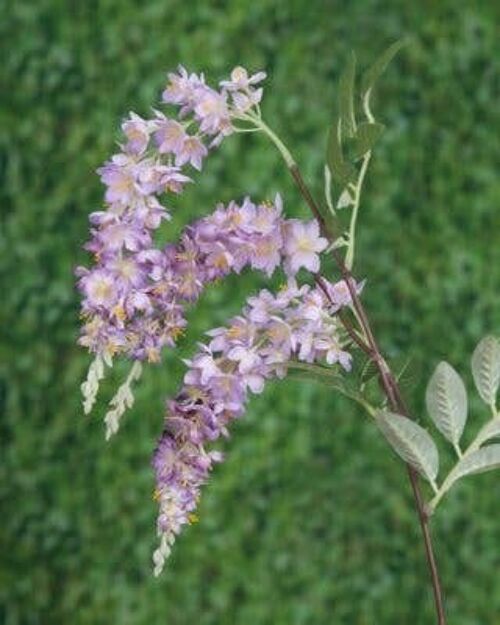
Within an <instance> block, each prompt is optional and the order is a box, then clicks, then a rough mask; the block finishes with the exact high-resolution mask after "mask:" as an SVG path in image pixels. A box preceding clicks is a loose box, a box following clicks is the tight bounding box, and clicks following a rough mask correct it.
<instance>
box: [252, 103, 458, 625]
mask: <svg viewBox="0 0 500 625" xmlns="http://www.w3.org/2000/svg"><path fill="white" fill-rule="evenodd" d="M365 104H366V109H367V111H368V112H367V116H368V115H369V114H370V110H369V102H368V101H367V102H366V103H365ZM259 124H260V125H261V127H262V129H263V130H264V132H265V133H266V134H267V135H268V136H269V138H270V139H271V140H272V141H273V143H274V144H275V145H276V147H277V148H278V150H279V151H280V153H281V154H282V155H283V157H284V160H285V162H286V164H287V166H288V169H289V170H290V174H291V175H292V177H293V179H294V181H295V184H296V186H297V188H298V190H299V191H300V193H301V195H302V197H303V198H304V200H305V202H306V204H307V205H308V207H309V209H310V210H311V212H312V214H313V216H314V217H315V218H316V220H317V221H318V224H319V226H320V229H321V231H322V233H323V235H324V236H325V237H326V238H328V239H329V240H330V241H332V242H333V241H335V239H336V238H337V237H336V236H334V235H335V233H332V232H331V230H330V228H329V227H328V225H327V223H326V222H325V220H324V218H323V216H322V214H321V211H320V210H319V206H318V205H317V203H316V201H315V200H314V198H313V196H312V194H311V192H310V190H309V188H308V186H307V184H306V183H305V181H304V179H303V178H302V174H301V172H300V170H299V168H298V166H297V164H296V162H295V160H294V159H293V157H292V155H291V153H290V152H289V150H288V149H287V148H286V146H284V144H283V142H282V141H281V140H280V139H278V137H276V135H275V134H274V133H273V132H272V131H271V130H270V129H269V127H268V126H267V125H265V124H264V122H262V121H259ZM332 255H333V257H334V259H335V262H336V264H337V266H338V268H339V269H340V272H341V274H342V277H343V279H344V281H345V283H346V285H347V288H348V289H349V293H350V295H351V299H352V304H353V307H354V310H355V311H356V314H357V317H358V319H359V322H360V324H361V327H362V329H363V332H364V335H365V337H366V340H367V343H368V345H369V346H370V348H371V350H372V354H371V358H372V360H373V362H374V363H375V365H376V366H377V369H378V371H379V376H380V381H381V384H382V387H383V389H384V393H385V395H386V396H387V399H388V402H389V404H390V406H391V409H392V410H394V411H395V412H398V413H401V414H404V415H406V416H409V415H408V410H407V409H406V406H405V403H404V400H403V398H402V395H401V391H400V389H399V386H398V383H397V381H396V379H395V377H394V375H393V373H392V372H391V370H390V368H389V366H388V365H387V363H386V361H385V359H384V357H383V355H382V353H381V351H380V349H379V347H378V344H377V342H376V340H375V337H374V335H373V332H372V330H371V326H370V323H369V320H368V317H367V315H366V312H365V310H364V307H363V304H362V303H361V300H360V299H359V296H358V293H357V290H356V282H355V280H354V277H353V275H352V273H351V271H350V269H349V267H347V266H346V264H345V263H344V260H343V258H342V257H341V256H340V254H339V253H338V251H337V250H335V249H333V250H332ZM407 469H408V475H409V479H410V483H411V488H412V492H413V498H414V500H415V507H416V510H417V515H418V518H419V522H420V527H421V531H422V537H423V541H424V547H425V554H426V558H427V564H428V567H429V573H430V577H431V583H432V590H433V594H434V603H435V608H436V617H437V625H446V622H447V621H446V614H445V609H444V599H443V592H442V589H441V581H440V577H439V571H438V566H437V563H436V558H435V555H434V549H433V545H432V538H431V533H430V528H429V516H428V514H427V511H426V506H425V502H424V499H423V496H422V492H421V489H420V482H419V478H418V474H417V472H416V471H415V469H413V468H412V467H411V466H409V465H407Z"/></svg>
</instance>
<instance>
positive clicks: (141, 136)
mask: <svg viewBox="0 0 500 625" xmlns="http://www.w3.org/2000/svg"><path fill="white" fill-rule="evenodd" d="M122 131H123V134H124V135H125V136H126V137H127V143H126V144H125V146H124V148H125V151H126V152H129V153H130V154H136V155H141V154H143V153H144V152H145V150H146V148H147V146H148V143H149V135H150V132H151V122H148V121H146V120H145V119H142V117H139V115H137V114H136V113H133V112H131V113H130V118H129V119H127V120H125V121H124V122H123V124H122Z"/></svg>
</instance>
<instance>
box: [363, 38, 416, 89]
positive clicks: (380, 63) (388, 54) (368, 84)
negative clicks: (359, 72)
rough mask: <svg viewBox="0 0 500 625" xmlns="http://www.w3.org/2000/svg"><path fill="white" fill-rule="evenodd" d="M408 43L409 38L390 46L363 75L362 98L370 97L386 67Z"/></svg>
mask: <svg viewBox="0 0 500 625" xmlns="http://www.w3.org/2000/svg"><path fill="white" fill-rule="evenodd" d="M407 43H408V38H403V39H399V40H398V41H395V42H394V43H393V44H392V45H390V46H389V47H388V48H387V49H386V50H384V52H382V54H381V55H380V56H379V57H378V59H377V60H376V61H375V62H374V63H373V65H371V66H370V67H369V68H368V69H367V70H366V72H365V73H364V74H363V77H362V78H361V98H362V99H365V98H366V97H368V98H369V97H370V92H371V90H372V89H373V86H374V85H375V83H376V82H377V80H378V79H379V78H380V76H381V75H382V74H383V73H384V71H385V69H386V67H387V66H388V65H389V63H390V62H391V61H392V59H393V58H394V57H395V56H396V54H397V53H398V52H399V50H401V48H402V47H403V46H405V45H406V44H407Z"/></svg>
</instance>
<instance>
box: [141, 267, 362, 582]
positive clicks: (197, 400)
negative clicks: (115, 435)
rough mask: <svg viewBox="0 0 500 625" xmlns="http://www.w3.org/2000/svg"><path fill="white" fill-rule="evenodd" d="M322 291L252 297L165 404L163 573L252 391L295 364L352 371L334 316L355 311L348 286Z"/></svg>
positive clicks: (292, 289) (158, 469) (290, 289)
mask: <svg viewBox="0 0 500 625" xmlns="http://www.w3.org/2000/svg"><path fill="white" fill-rule="evenodd" d="M323 286H324V288H326V290H327V292H328V295H329V297H328V298H327V297H326V295H325V291H324V290H323V289H321V288H319V287H316V288H311V287H309V286H302V287H300V288H299V287H298V286H297V285H296V283H295V280H293V279H292V280H290V281H289V284H288V286H287V287H286V288H284V289H283V290H281V291H280V292H278V294H277V295H273V294H271V293H270V292H269V291H266V290H264V291H261V292H260V294H259V295H258V296H256V297H251V298H249V299H248V304H247V306H246V308H245V309H244V310H243V313H242V314H241V315H240V316H238V317H235V318H234V319H233V320H232V321H231V323H230V325H229V327H224V328H217V329H215V330H212V331H210V332H209V333H208V334H209V336H210V337H211V340H210V342H209V343H208V345H207V346H201V349H200V351H199V352H198V354H197V355H196V356H195V357H194V358H193V360H192V361H188V362H187V364H188V366H189V370H188V372H187V373H186V375H185V377H184V385H183V388H182V390H181V391H180V393H179V394H178V395H177V397H176V398H175V399H173V400H171V401H169V402H168V404H167V416H166V421H165V429H164V432H163V435H162V437H161V439H160V441H159V443H158V446H157V449H156V452H155V454H154V459H153V467H154V471H155V475H156V487H157V488H156V496H157V499H158V501H159V505H160V511H159V517H158V533H159V535H160V539H161V540H160V546H159V548H158V549H157V550H156V551H155V553H154V556H153V559H154V563H155V572H156V574H158V573H159V572H160V571H161V569H162V566H163V564H164V561H165V559H166V557H167V556H168V554H169V553H170V549H171V546H172V544H173V542H174V540H175V536H176V535H177V534H178V533H179V531H180V529H181V528H182V526H183V525H185V524H186V523H189V522H190V520H191V519H192V518H193V512H194V510H195V508H196V505H197V502H198V499H199V496H200V488H201V486H202V485H203V484H204V483H205V482H206V480H207V478H208V475H209V473H210V470H211V468H212V467H213V465H214V463H216V462H219V461H220V460H221V459H222V456H221V454H220V453H218V452H213V451H207V450H206V449H205V445H206V444H207V443H210V442H211V441H214V440H216V439H218V438H219V437H220V436H221V435H222V436H227V433H228V432H227V426H228V424H229V423H230V422H231V421H232V420H233V419H236V418H238V417H240V416H241V415H242V414H243V413H244V410H245V405H246V402H247V400H248V395H249V393H260V392H262V390H263V388H264V384H265V382H266V380H269V379H270V378H273V377H278V378H282V377H284V376H285V374H286V371H287V368H288V367H289V366H290V364H291V361H293V360H298V361H302V362H306V363H313V362H326V363H328V364H330V365H332V364H335V363H339V364H340V366H341V367H342V368H344V369H345V370H349V369H350V366H351V356H350V354H349V353H348V352H347V351H345V349H344V348H345V345H346V341H345V340H344V339H343V338H342V334H341V332H340V331H339V330H340V326H339V321H338V319H337V318H336V317H335V316H332V310H335V311H338V310H339V309H340V308H341V307H343V306H346V305H349V304H350V299H349V298H346V294H345V289H344V286H343V283H341V282H339V283H337V284H330V283H328V282H327V281H326V280H323Z"/></svg>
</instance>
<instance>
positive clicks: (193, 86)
mask: <svg viewBox="0 0 500 625" xmlns="http://www.w3.org/2000/svg"><path fill="white" fill-rule="evenodd" d="M168 79H169V83H168V85H167V87H166V88H165V90H164V91H163V94H162V99H163V101H164V102H166V103H168V104H177V105H181V106H182V107H183V108H182V109H181V113H182V114H186V113H188V112H189V111H191V110H192V107H193V105H194V102H195V101H196V94H197V92H198V91H199V90H200V88H204V86H205V81H204V79H203V76H198V75H197V74H189V73H188V72H187V70H186V69H185V68H184V67H182V65H180V66H179V70H178V73H177V74H175V73H173V72H172V73H169V74H168Z"/></svg>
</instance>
